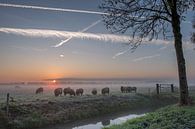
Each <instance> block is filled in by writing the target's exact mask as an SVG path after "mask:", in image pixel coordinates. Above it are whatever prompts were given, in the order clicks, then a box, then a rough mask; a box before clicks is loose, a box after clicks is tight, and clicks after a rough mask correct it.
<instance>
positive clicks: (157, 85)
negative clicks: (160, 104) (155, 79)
mask: <svg viewBox="0 0 195 129" xmlns="http://www.w3.org/2000/svg"><path fill="white" fill-rule="evenodd" d="M156 93H157V94H159V84H156Z"/></svg>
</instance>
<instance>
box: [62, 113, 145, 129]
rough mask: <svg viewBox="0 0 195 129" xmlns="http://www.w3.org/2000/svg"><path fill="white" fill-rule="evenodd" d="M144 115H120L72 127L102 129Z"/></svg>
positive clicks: (74, 128)
mask: <svg viewBox="0 0 195 129" xmlns="http://www.w3.org/2000/svg"><path fill="white" fill-rule="evenodd" d="M144 115H145V114H141V115H136V114H130V115H127V116H123V117H118V118H116V119H111V120H103V121H101V122H97V123H94V124H91V123H90V124H86V125H81V126H77V127H73V128H72V129H101V128H102V127H105V126H110V125H114V124H121V123H124V122H125V121H127V120H129V119H133V118H136V117H141V116H144ZM63 129H64V128H63Z"/></svg>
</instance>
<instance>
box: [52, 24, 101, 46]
mask: <svg viewBox="0 0 195 129" xmlns="http://www.w3.org/2000/svg"><path fill="white" fill-rule="evenodd" d="M100 22H101V20H98V21H96V22H94V23H92V24H91V25H89V26H87V27H86V28H84V29H83V30H81V31H79V32H85V31H87V30H89V29H90V28H92V27H93V26H95V25H97V24H98V23H100ZM71 39H72V36H71V37H69V38H67V39H66V40H62V41H61V42H60V43H58V44H56V45H55V46H54V47H59V46H61V45H63V44H64V43H67V42H68V41H70V40H71Z"/></svg>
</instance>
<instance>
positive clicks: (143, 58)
mask: <svg viewBox="0 0 195 129" xmlns="http://www.w3.org/2000/svg"><path fill="white" fill-rule="evenodd" d="M159 56H160V54H155V55H152V56H144V57H139V58H136V59H134V60H133V62H138V61H142V60H146V59H152V58H155V57H159Z"/></svg>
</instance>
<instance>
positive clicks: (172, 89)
mask: <svg viewBox="0 0 195 129" xmlns="http://www.w3.org/2000/svg"><path fill="white" fill-rule="evenodd" d="M173 92H174V86H173V84H171V93H173Z"/></svg>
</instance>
